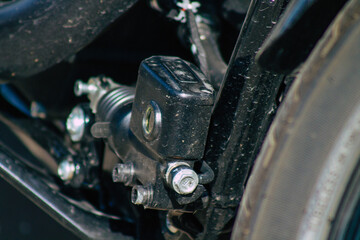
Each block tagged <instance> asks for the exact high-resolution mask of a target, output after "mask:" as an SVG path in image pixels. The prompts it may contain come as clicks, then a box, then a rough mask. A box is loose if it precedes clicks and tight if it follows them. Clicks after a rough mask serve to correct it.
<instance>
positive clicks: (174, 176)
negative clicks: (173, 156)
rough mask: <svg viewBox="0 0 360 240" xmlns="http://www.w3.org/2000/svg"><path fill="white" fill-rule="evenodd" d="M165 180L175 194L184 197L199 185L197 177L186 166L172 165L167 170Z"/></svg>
mask: <svg viewBox="0 0 360 240" xmlns="http://www.w3.org/2000/svg"><path fill="white" fill-rule="evenodd" d="M166 180H167V182H168V184H169V185H170V187H172V188H173V189H174V190H175V192H177V193H179V194H181V195H186V194H190V193H192V192H194V191H195V189H196V187H197V186H198V184H199V177H198V175H197V174H196V172H195V171H194V170H192V169H191V168H190V166H189V165H188V164H186V165H185V164H184V165H179V164H177V165H174V166H170V167H169V168H168V171H167V173H166Z"/></svg>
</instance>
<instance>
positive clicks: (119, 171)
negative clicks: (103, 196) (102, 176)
mask: <svg viewBox="0 0 360 240" xmlns="http://www.w3.org/2000/svg"><path fill="white" fill-rule="evenodd" d="M134 176H135V170H134V164H133V163H132V162H127V163H119V164H116V165H115V167H114V169H113V172H112V179H113V182H122V183H124V184H125V186H129V185H131V184H132V183H133V182H134Z"/></svg>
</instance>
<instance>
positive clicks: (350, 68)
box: [232, 0, 360, 240]
mask: <svg viewBox="0 0 360 240" xmlns="http://www.w3.org/2000/svg"><path fill="white" fill-rule="evenodd" d="M359 156H360V1H358V0H352V1H349V2H348V3H347V5H346V6H345V7H344V9H343V10H342V11H341V12H340V13H339V15H338V16H337V18H336V19H335V21H334V22H333V23H332V25H331V26H330V27H329V29H328V31H327V32H326V34H325V35H324V37H323V38H322V40H321V41H320V42H319V44H318V45H317V46H316V48H315V49H314V51H313V52H312V54H311V56H310V57H309V59H308V60H307V62H306V63H305V64H304V66H303V67H302V69H301V70H300V74H299V76H298V77H297V79H296V80H295V82H294V83H293V85H292V87H291V89H290V91H289V93H288V94H287V96H286V97H285V99H284V101H283V103H282V106H281V107H280V109H279V111H278V113H277V116H276V118H275V120H274V122H273V124H272V126H271V128H270V130H269V133H268V135H267V137H266V140H265V142H264V144H263V146H262V149H261V152H260V154H259V156H258V158H257V160H256V162H255V166H254V169H253V171H252V173H251V176H250V178H249V181H248V184H247V186H246V190H245V193H244V196H243V199H242V201H241V204H240V208H239V212H238V215H237V219H236V221H235V224H234V231H233V235H232V239H251V240H254V239H257V240H263V239H271V240H281V239H327V238H328V235H329V232H330V229H331V223H332V221H333V220H334V218H335V217H336V211H337V209H338V207H339V204H340V203H341V199H342V196H343V194H344V191H345V189H346V186H347V184H348V183H349V181H350V180H351V179H350V176H351V174H352V173H353V172H354V171H359V169H358V168H356V165H357V163H358V160H359Z"/></svg>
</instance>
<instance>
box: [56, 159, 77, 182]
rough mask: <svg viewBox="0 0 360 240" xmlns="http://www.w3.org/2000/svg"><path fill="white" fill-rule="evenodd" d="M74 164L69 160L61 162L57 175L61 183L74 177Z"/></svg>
mask: <svg viewBox="0 0 360 240" xmlns="http://www.w3.org/2000/svg"><path fill="white" fill-rule="evenodd" d="M75 170H76V167H75V164H74V162H73V161H71V160H69V159H65V160H63V161H61V163H60V164H59V167H58V170H57V172H58V175H59V177H60V178H61V180H63V181H70V180H71V179H72V178H73V177H74V175H75Z"/></svg>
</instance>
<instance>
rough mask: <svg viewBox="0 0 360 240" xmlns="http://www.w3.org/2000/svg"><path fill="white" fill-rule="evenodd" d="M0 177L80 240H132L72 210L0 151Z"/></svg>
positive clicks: (102, 220) (98, 219) (106, 221)
mask: <svg viewBox="0 0 360 240" xmlns="http://www.w3.org/2000/svg"><path fill="white" fill-rule="evenodd" d="M0 175H1V177H2V178H4V179H5V180H6V181H7V182H9V183H10V184H11V185H13V186H15V187H16V188H17V189H18V190H19V191H20V192H22V193H23V194H24V195H25V196H26V197H28V198H29V199H30V200H32V201H33V202H34V203H35V204H37V205H38V206H39V207H40V208H42V209H43V210H44V211H45V212H47V213H48V214H50V216H52V217H53V218H54V219H55V220H57V221H58V222H59V223H61V224H62V225H63V226H65V227H66V228H68V229H69V230H71V231H72V232H74V233H75V234H77V235H78V236H79V237H81V238H82V239H132V238H131V237H129V236H125V235H123V234H122V233H119V232H113V231H112V230H111V229H110V223H109V219H108V218H104V217H99V216H95V215H93V214H90V213H87V212H84V211H83V210H81V209H79V208H77V207H75V206H73V205H72V204H70V203H69V202H68V201H66V200H65V199H64V198H62V197H60V196H59V195H58V194H57V193H56V191H55V190H54V189H53V188H51V187H50V186H51V185H54V183H52V184H51V181H50V180H49V179H47V180H46V181H45V180H44V178H42V177H41V175H40V174H38V173H36V172H35V171H33V170H30V169H28V168H27V167H26V166H24V165H23V164H22V163H21V162H20V161H19V160H18V159H17V158H16V157H15V156H14V155H11V154H9V153H8V152H7V151H6V150H5V149H3V148H2V147H1V148H0Z"/></svg>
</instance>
